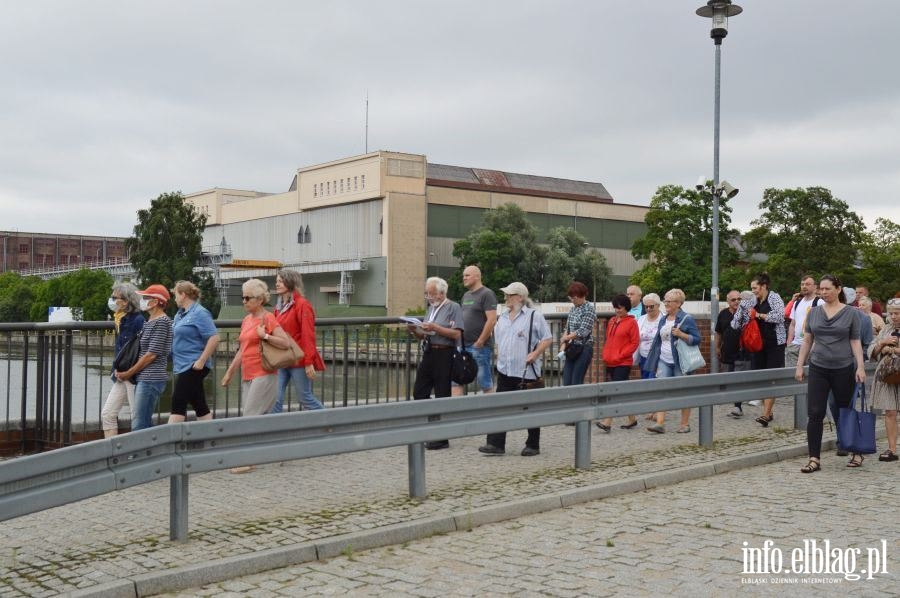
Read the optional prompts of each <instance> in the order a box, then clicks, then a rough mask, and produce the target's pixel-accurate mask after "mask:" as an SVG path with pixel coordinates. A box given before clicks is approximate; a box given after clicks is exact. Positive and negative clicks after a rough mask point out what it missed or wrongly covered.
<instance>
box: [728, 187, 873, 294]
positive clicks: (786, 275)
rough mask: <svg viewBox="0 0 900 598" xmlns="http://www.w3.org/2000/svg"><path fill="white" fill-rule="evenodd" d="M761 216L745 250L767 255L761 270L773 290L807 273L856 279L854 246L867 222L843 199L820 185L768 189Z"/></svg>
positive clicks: (790, 284)
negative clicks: (765, 272) (767, 274)
mask: <svg viewBox="0 0 900 598" xmlns="http://www.w3.org/2000/svg"><path fill="white" fill-rule="evenodd" d="M759 212H760V214H761V216H760V217H759V218H757V219H755V220H753V221H752V222H751V223H750V224H751V226H753V227H754V228H752V229H751V230H750V231H749V232H748V233H747V234H746V235H745V236H744V240H745V241H746V243H747V248H748V250H749V251H752V252H761V253H765V254H767V255H768V261H767V263H766V264H765V269H766V270H767V271H768V272H769V276H770V277H771V279H772V288H773V289H774V290H775V291H779V292H781V293H783V294H785V295H788V296H789V295H790V293H787V290H789V289H794V288H795V287H796V286H797V284H798V283H799V281H800V277H801V276H802V275H803V274H806V273H813V274H815V275H817V276H821V275H822V274H833V275H834V276H837V277H838V278H839V279H841V280H842V281H852V279H853V278H854V277H855V263H856V258H857V249H859V247H860V245H861V243H862V241H863V234H864V233H865V225H864V224H863V221H862V219H861V218H860V217H859V216H858V215H857V214H856V213H855V212H853V211H852V210H850V206H848V205H847V203H846V202H844V201H842V200H840V199H838V198H836V197H834V196H832V194H831V191H829V190H828V189H825V188H824V187H807V188H806V189H801V188H799V187H798V188H796V189H774V188H770V189H766V190H765V191H764V192H763V199H762V201H761V202H760V204H759Z"/></svg>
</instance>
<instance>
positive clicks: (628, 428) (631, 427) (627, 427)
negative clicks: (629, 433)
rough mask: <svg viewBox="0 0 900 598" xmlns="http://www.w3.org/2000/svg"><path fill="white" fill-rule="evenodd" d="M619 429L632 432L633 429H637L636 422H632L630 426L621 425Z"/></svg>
mask: <svg viewBox="0 0 900 598" xmlns="http://www.w3.org/2000/svg"><path fill="white" fill-rule="evenodd" d="M619 428H621V429H622V430H633V429H634V428H637V420H634V421H633V422H631V423H630V424H622V425H621V426H619Z"/></svg>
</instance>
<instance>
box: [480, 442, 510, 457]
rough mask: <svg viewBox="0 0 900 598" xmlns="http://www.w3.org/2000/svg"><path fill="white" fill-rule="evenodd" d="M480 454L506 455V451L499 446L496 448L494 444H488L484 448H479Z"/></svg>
mask: <svg viewBox="0 0 900 598" xmlns="http://www.w3.org/2000/svg"><path fill="white" fill-rule="evenodd" d="M478 452H479V453H484V454H485V455H505V454H506V449H502V448H500V447H499V446H494V445H493V444H486V445H484V446H479V447H478Z"/></svg>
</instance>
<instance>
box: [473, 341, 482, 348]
mask: <svg viewBox="0 0 900 598" xmlns="http://www.w3.org/2000/svg"><path fill="white" fill-rule="evenodd" d="M472 346H473V347H475V348H476V349H483V348H484V343H482V342H481V341H475V342H474V343H472Z"/></svg>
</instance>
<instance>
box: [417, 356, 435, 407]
mask: <svg viewBox="0 0 900 598" xmlns="http://www.w3.org/2000/svg"><path fill="white" fill-rule="evenodd" d="M435 352H436V351H433V350H431V351H427V352H425V353H422V359H421V361H419V367H418V368H416V381H415V383H414V384H413V400H416V401H420V400H422V399H430V398H431V391H432V389H434V378H433V376H432V373H431V369H432V366H431V361H432V357H431V356H432V354H434V353H435Z"/></svg>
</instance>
